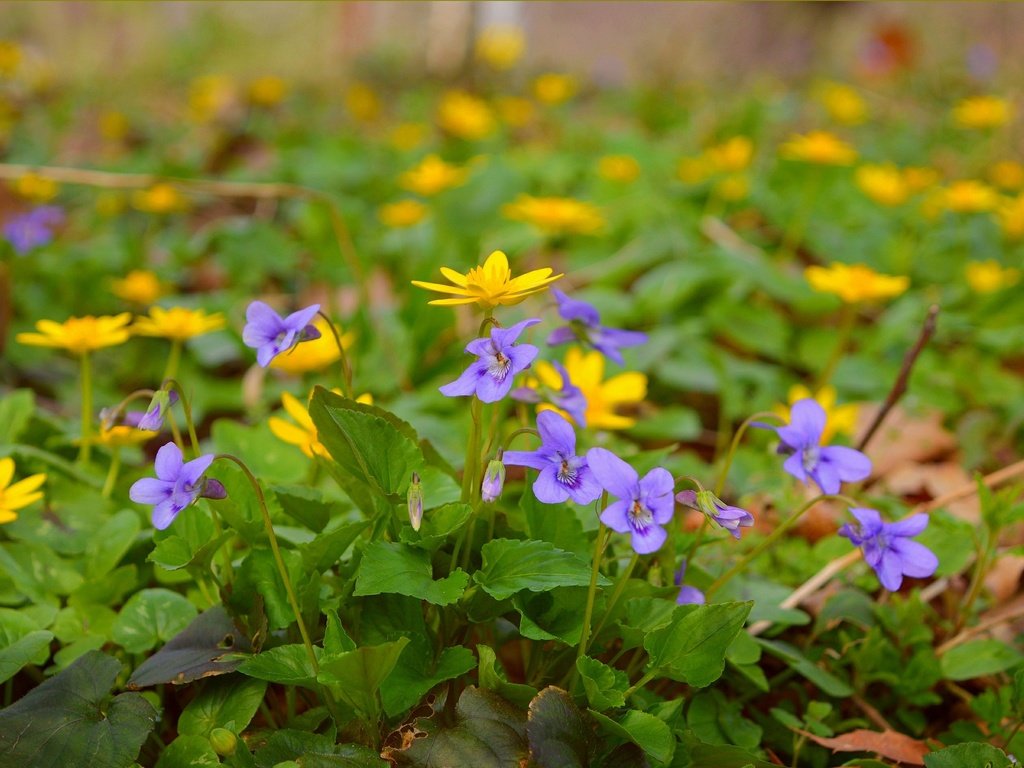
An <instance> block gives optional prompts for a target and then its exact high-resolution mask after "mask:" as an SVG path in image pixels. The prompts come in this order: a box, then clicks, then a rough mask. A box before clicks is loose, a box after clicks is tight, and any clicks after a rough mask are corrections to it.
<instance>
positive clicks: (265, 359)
mask: <svg viewBox="0 0 1024 768" xmlns="http://www.w3.org/2000/svg"><path fill="white" fill-rule="evenodd" d="M289 336H290V334H289ZM285 339H286V340H287V339H288V337H285ZM280 351H281V350H280V349H278V347H277V345H275V344H272V343H267V344H263V345H261V346H260V347H259V348H258V349H257V350H256V362H257V363H258V364H259V366H260V368H266V367H267V366H268V365H270V361H271V360H273V359H274V358H275V357H277V353H278V352H280Z"/></svg>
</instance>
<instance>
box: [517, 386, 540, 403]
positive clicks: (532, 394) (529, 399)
mask: <svg viewBox="0 0 1024 768" xmlns="http://www.w3.org/2000/svg"><path fill="white" fill-rule="evenodd" d="M511 395H512V399H513V400H518V401H519V402H521V403H539V402H540V393H539V392H537V390H535V389H530V388H529V387H516V388H515V389H513V390H512V392H511Z"/></svg>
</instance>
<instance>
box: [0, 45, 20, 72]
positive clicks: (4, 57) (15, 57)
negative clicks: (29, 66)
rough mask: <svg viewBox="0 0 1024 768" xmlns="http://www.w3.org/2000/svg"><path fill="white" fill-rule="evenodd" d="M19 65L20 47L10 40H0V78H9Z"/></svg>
mask: <svg viewBox="0 0 1024 768" xmlns="http://www.w3.org/2000/svg"><path fill="white" fill-rule="evenodd" d="M20 64H21V46H20V45H18V44H17V43H15V42H13V41H11V40H0V76H2V77H10V76H11V75H13V74H14V73H15V72H17V71H18V66H19V65H20Z"/></svg>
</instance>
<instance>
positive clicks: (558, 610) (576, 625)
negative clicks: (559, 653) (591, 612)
mask: <svg viewBox="0 0 1024 768" xmlns="http://www.w3.org/2000/svg"><path fill="white" fill-rule="evenodd" d="M586 595H587V589H586V588H585V587H559V588H555V589H552V590H551V591H549V592H520V593H519V594H517V595H516V596H515V597H514V598H513V599H512V605H514V606H515V609H516V610H517V611H519V615H520V617H521V619H520V621H519V634H521V635H522V636H523V637H528V638H530V639H531V640H561V641H562V642H563V643H565V644H566V645H576V644H577V643H579V641H580V635H582V634H583V614H582V613H581V612H580V610H579V607H580V606H581V605H583V604H585V603H586V600H587V597H586Z"/></svg>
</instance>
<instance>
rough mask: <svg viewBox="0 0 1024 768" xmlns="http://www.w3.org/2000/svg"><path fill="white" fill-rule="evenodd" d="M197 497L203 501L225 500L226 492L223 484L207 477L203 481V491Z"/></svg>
mask: <svg viewBox="0 0 1024 768" xmlns="http://www.w3.org/2000/svg"><path fill="white" fill-rule="evenodd" d="M199 496H200V497H201V498H204V499H214V500H219V499H226V498H227V497H228V491H227V489H226V488H225V487H224V483H222V482H221V481H220V480H215V479H214V478H212V477H207V478H204V480H203V490H202V492H201V493H200V494H199Z"/></svg>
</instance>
